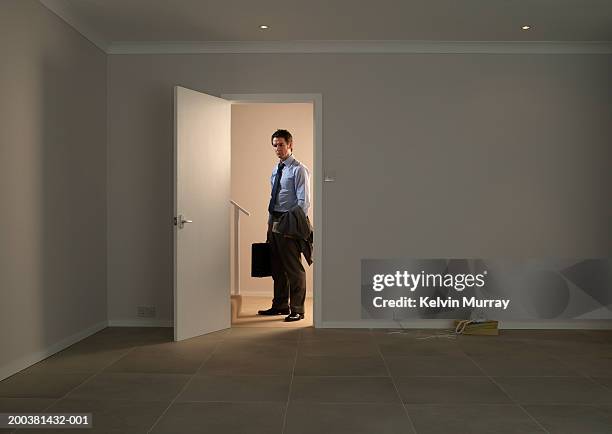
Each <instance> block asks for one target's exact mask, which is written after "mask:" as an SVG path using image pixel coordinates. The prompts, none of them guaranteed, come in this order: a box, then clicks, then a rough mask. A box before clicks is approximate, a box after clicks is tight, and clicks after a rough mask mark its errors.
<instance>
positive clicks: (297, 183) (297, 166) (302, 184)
mask: <svg viewBox="0 0 612 434" xmlns="http://www.w3.org/2000/svg"><path fill="white" fill-rule="evenodd" d="M283 163H285V167H283V171H282V173H281V179H280V190H279V192H278V197H277V199H276V203H275V204H274V211H279V212H287V211H289V210H290V209H291V208H293V207H295V206H296V205H298V206H300V207H301V208H302V209H303V210H304V214H306V215H308V209H309V208H310V173H309V171H308V168H307V167H306V166H304V165H303V164H302V163H300V162H299V161H298V160H296V159H295V158H294V157H293V155H290V156H289V157H287V159H286V160H285V161H283ZM277 170H278V166H275V167H274V170H273V171H272V176H271V177H270V185H271V187H273V186H274V179H275V178H276V172H277Z"/></svg>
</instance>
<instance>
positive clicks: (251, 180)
mask: <svg viewBox="0 0 612 434" xmlns="http://www.w3.org/2000/svg"><path fill="white" fill-rule="evenodd" d="M279 128H283V129H286V130H289V131H290V132H291V135H292V136H293V155H294V156H295V158H297V159H298V160H299V161H300V162H301V163H302V164H305V165H306V167H308V170H309V171H310V176H311V177H313V176H316V174H314V173H313V172H314V162H313V107H312V104H296V103H293V104H233V105H232V195H231V196H232V199H233V200H235V201H236V203H238V204H240V205H241V206H242V207H244V208H245V209H247V210H248V211H249V212H250V213H251V215H250V216H246V215H244V214H242V216H241V217H240V283H241V285H240V286H241V293H242V294H243V295H249V294H252V295H266V296H268V295H269V296H270V298H272V297H273V293H274V290H273V282H272V278H271V277H265V278H256V277H251V245H252V244H253V243H261V242H264V241H265V240H266V231H267V229H268V202H269V201H270V176H271V174H272V169H273V168H274V166H276V164H278V157H276V154H275V153H274V148H273V147H272V143H271V139H270V136H271V135H272V133H273V132H274V131H276V130H277V129H279ZM313 179H314V178H313ZM310 184H311V187H312V184H313V182H312V181H311V183H310ZM310 200H311V206H310V209H309V210H308V217H309V218H310V221H311V222H312V223H313V224H315V225H316V223H315V222H314V219H313V216H314V213H313V209H314V195H312V194H311V198H310ZM231 227H232V228H233V227H234V226H233V212H232V226H231ZM231 246H232V248H231V257H232V258H233V257H234V240H233V229H232V244H231ZM302 263H303V264H304V268H305V269H306V293H307V296H308V297H311V296H312V289H313V286H312V272H313V268H312V266H308V264H307V262H306V261H305V260H302ZM233 265H234V264H233V261H232V285H233V277H234V267H233ZM232 288H233V286H232Z"/></svg>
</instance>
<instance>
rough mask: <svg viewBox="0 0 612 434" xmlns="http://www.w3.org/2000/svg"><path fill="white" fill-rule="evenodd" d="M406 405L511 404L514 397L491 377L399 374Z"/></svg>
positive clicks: (396, 380)
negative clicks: (511, 398) (498, 385)
mask: <svg viewBox="0 0 612 434" xmlns="http://www.w3.org/2000/svg"><path fill="white" fill-rule="evenodd" d="M395 384H396V385H397V387H398V388H399V391H400V394H401V396H402V400H403V402H404V403H406V404H456V403H465V404H507V403H510V402H511V400H510V398H509V397H508V396H507V395H506V394H505V393H504V392H503V391H502V390H501V389H500V388H499V387H497V386H496V385H495V384H494V383H493V382H492V381H491V380H490V379H489V378H484V377H483V378H479V377H446V378H444V377H397V378H395Z"/></svg>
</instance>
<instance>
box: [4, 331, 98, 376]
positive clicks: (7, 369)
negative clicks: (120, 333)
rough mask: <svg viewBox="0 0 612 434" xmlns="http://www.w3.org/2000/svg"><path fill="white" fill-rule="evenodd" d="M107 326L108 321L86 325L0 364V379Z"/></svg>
mask: <svg viewBox="0 0 612 434" xmlns="http://www.w3.org/2000/svg"><path fill="white" fill-rule="evenodd" d="M107 326H108V321H102V322H99V323H98V324H95V325H93V326H91V327H88V328H86V329H85V330H82V331H80V332H78V333H75V334H73V335H72V336H68V337H67V338H65V339H62V340H61V341H59V342H57V343H55V344H53V345H51V346H49V347H47V348H45V349H44V350H42V351H37V352H36V353H33V354H30V355H28V356H26V357H22V358H21V359H17V360H13V361H12V362H10V363H8V364H6V365H4V366H0V381H2V380H4V379H5V378H8V377H10V376H11V375H14V374H16V373H17V372H19V371H23V370H24V369H25V368H28V367H30V366H32V365H33V364H35V363H38V362H40V361H41V360H44V359H46V358H47V357H49V356H52V355H53V354H55V353H58V352H60V351H62V350H63V349H65V348H68V347H69V346H70V345H72V344H75V343H77V342H78V341H80V340H83V339H85V338H86V337H88V336H91V335H93V334H94V333H97V332H99V331H100V330H102V329H105V328H106V327H107Z"/></svg>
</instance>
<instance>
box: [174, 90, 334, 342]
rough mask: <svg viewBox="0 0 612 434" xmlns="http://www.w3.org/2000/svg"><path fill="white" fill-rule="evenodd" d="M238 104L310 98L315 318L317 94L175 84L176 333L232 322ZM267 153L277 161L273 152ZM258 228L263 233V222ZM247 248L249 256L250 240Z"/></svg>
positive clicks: (318, 272)
mask: <svg viewBox="0 0 612 434" xmlns="http://www.w3.org/2000/svg"><path fill="white" fill-rule="evenodd" d="M241 104H310V105H311V116H312V141H313V147H312V157H311V161H312V163H311V164H312V167H309V169H310V171H311V192H312V199H313V200H312V205H311V206H312V207H313V209H312V211H313V212H312V221H313V223H314V224H315V225H316V227H315V232H314V252H313V253H314V254H313V256H314V264H313V265H312V277H311V288H312V290H311V292H310V293H311V294H312V300H313V302H312V313H311V315H310V316H311V318H312V320H313V325H314V326H315V327H317V326H319V325H320V324H321V320H322V303H321V298H322V294H321V292H322V291H321V280H322V267H321V265H322V262H323V258H322V251H323V248H322V247H323V246H322V232H323V227H322V226H323V225H322V223H323V221H322V209H321V202H322V200H321V194H320V193H321V191H322V184H323V173H322V172H323V170H322V128H321V127H322V97H321V95H319V94H248V95H237V94H232V95H222V97H221V98H218V97H214V96H212V95H207V94H205V93H202V92H198V91H194V90H190V89H187V88H184V87H180V86H175V89H174V107H175V110H174V125H175V127H174V131H175V134H174V165H173V169H174V171H173V178H174V189H173V191H174V235H173V237H174V263H173V265H174V273H173V274H174V338H175V340H176V341H179V340H184V339H188V338H190V337H194V336H199V335H202V334H206V333H210V332H213V331H217V330H222V329H226V328H229V327H231V309H230V290H231V279H230V266H231V261H230V251H229V250H230V218H229V216H228V212H227V211H228V210H229V208H230V206H231V205H230V200H231V195H230V193H231V191H230V178H231V176H230V175H231V173H230V172H231V161H230V160H231V158H230V157H231V129H232V127H231V111H232V106H233V105H241ZM286 127H287V126H286V125H285V126H282V125H274V127H273V128H272V129H271V130H270V131H267V132H266V136H267V137H266V139H265V143H266V144H267V142H268V141H269V136H270V135H271V132H272V131H274V130H276V129H278V128H286ZM265 147H266V148H267V146H265ZM268 149H269V148H268ZM270 152H271V151H270ZM262 155H265V154H262ZM296 155H298V156H299V154H296ZM300 158H301V157H300ZM271 161H275V157H274V155H273V154H272V158H271ZM272 167H273V164H272ZM262 169H263V167H262ZM264 170H265V171H266V172H269V171H270V170H271V167H270V166H269V164H268V168H267V169H264ZM269 176H270V175H269V174H267V175H265V176H264V177H263V181H262V185H265V184H266V183H267V182H266V179H269ZM264 204H265V201H264ZM264 206H265V205H264ZM256 208H257V207H256ZM194 217H195V218H194ZM266 224H267V218H265V219H264V221H263V222H262V227H263V228H264V229H266ZM262 232H263V233H264V236H265V230H264V231H262ZM262 241H263V240H262ZM242 254H243V255H244V254H245V252H242ZM246 254H247V255H249V256H248V257H249V259H250V246H248V250H247V252H246ZM247 265H248V268H246V270H248V272H249V274H250V260H249V262H247ZM240 269H241V268H238V270H240ZM244 272H245V271H243V272H242V273H244ZM239 275H240V273H239ZM269 291H270V292H269V295H268V297H267V299H268V303H270V300H271V298H272V288H271V281H270V289H269ZM253 295H255V294H253ZM262 307H263V306H262ZM255 313H256V312H255Z"/></svg>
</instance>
